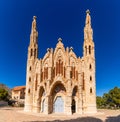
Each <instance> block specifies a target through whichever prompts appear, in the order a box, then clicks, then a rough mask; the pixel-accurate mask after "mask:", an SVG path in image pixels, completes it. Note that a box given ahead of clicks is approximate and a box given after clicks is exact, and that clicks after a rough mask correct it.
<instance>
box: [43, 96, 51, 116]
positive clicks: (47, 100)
mask: <svg viewBox="0 0 120 122" xmlns="http://www.w3.org/2000/svg"><path fill="white" fill-rule="evenodd" d="M49 105H50V104H49V96H46V98H45V112H44V113H45V114H49Z"/></svg>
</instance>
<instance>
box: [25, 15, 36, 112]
mask: <svg viewBox="0 0 120 122" xmlns="http://www.w3.org/2000/svg"><path fill="white" fill-rule="evenodd" d="M37 58H38V32H37V27H36V16H34V17H33V21H32V27H31V34H30V44H29V47H28V59H27V71H26V95H25V108H24V110H25V111H32V103H33V84H34V83H33V81H34V63H35V61H36V60H37Z"/></svg>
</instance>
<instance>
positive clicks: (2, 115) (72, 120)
mask: <svg viewBox="0 0 120 122" xmlns="http://www.w3.org/2000/svg"><path fill="white" fill-rule="evenodd" d="M50 121H52V122H103V121H104V122H120V110H98V113H97V114H95V115H83V116H80V115H72V116H66V115H55V114H51V115H48V116H46V115H43V114H39V113H37V114H36V113H25V112H23V108H12V107H3V108H0V122H50Z"/></svg>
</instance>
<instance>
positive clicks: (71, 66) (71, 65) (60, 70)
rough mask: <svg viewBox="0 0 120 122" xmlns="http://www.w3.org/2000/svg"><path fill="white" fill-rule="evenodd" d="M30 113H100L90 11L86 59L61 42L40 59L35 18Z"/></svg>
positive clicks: (28, 99)
mask: <svg viewBox="0 0 120 122" xmlns="http://www.w3.org/2000/svg"><path fill="white" fill-rule="evenodd" d="M24 111H26V112H36V113H44V114H51V113H57V114H59V113H60V114H61V113H62V114H67V115H71V114H74V113H77V114H87V113H96V80H95V46H94V42H93V30H92V27H91V17H90V12H89V10H87V11H86V20H85V27H84V43H83V57H81V58H80V57H77V56H76V54H75V53H74V51H73V48H72V47H70V48H68V47H67V48H65V47H64V44H63V42H62V39H61V38H59V39H58V43H57V44H56V47H55V49H52V48H48V49H47V52H46V54H45V55H44V57H43V58H42V59H38V31H37V25H36V17H35V16H34V17H33V22H32V28H31V35H30V44H29V47H28V59H27V74H26V96H25V107H24Z"/></svg>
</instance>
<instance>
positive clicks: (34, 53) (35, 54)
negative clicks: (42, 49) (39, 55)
mask: <svg viewBox="0 0 120 122" xmlns="http://www.w3.org/2000/svg"><path fill="white" fill-rule="evenodd" d="M34 56H35V57H36V49H35V50H34Z"/></svg>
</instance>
